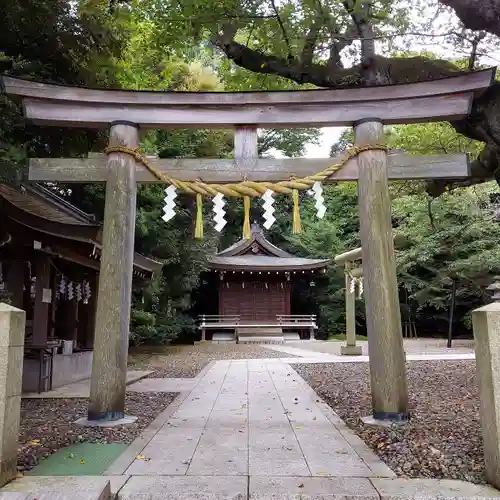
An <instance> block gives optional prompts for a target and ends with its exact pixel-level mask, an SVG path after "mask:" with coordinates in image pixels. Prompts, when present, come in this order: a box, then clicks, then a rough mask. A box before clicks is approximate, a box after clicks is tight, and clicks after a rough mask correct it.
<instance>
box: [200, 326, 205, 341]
mask: <svg viewBox="0 0 500 500" xmlns="http://www.w3.org/2000/svg"><path fill="white" fill-rule="evenodd" d="M205 340H206V332H205V328H202V329H201V341H202V342H205Z"/></svg>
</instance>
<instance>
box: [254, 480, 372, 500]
mask: <svg viewBox="0 0 500 500" xmlns="http://www.w3.org/2000/svg"><path fill="white" fill-rule="evenodd" d="M249 492H250V497H249V498H250V499H251V500H271V499H273V500H327V499H329V500H333V499H335V500H344V499H345V500H351V499H353V498H356V499H359V500H379V495H378V493H377V491H376V490H375V488H374V487H373V485H372V484H371V483H370V481H369V480H368V479H361V478H337V477H335V478H334V477H324V478H323V477H265V476H259V477H250V485H249Z"/></svg>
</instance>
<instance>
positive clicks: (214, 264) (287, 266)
mask: <svg viewBox="0 0 500 500" xmlns="http://www.w3.org/2000/svg"><path fill="white" fill-rule="evenodd" d="M329 262H330V261H329V260H328V259H304V258H301V257H270V256H268V255H239V256H235V257H219V256H217V255H216V256H215V257H212V258H211V259H210V260H209V266H210V267H211V268H212V269H220V270H234V271H236V270H238V271H245V270H248V271H250V270H255V271H294V270H310V269H319V268H322V267H325V266H326V265H327V264H328V263H329Z"/></svg>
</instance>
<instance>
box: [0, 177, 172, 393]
mask: <svg viewBox="0 0 500 500" xmlns="http://www.w3.org/2000/svg"><path fill="white" fill-rule="evenodd" d="M101 250H102V226H101V225H100V224H99V223H98V222H97V221H96V219H95V217H94V216H92V215H89V214H86V213H84V212H82V211H81V210H79V209H78V208H76V207H75V206H73V205H71V204H70V203H68V202H67V201H66V200H64V199H62V198H61V197H59V196H57V195H56V194H55V193H54V192H53V191H51V190H49V189H46V188H44V187H43V186H41V185H37V184H26V185H24V184H22V185H20V186H11V185H6V184H0V299H2V300H5V299H6V300H7V301H8V302H10V304H11V305H13V306H14V307H18V308H20V309H23V310H25V311H26V331H25V342H24V344H25V347H24V360H20V362H23V392H25V393H30V392H38V393H40V392H45V391H48V390H51V389H56V388H58V387H61V386H63V385H66V384H69V383H73V382H77V381H79V380H83V379H86V378H89V377H90V375H91V370H92V352H93V346H94V328H95V314H96V307H97V294H98V282H99V271H100V260H101ZM161 267H162V264H161V263H159V262H156V261H154V260H151V259H148V258H146V257H144V256H142V255H140V254H135V255H134V270H133V277H134V283H135V287H136V288H140V287H141V286H144V284H145V283H146V282H147V281H148V280H150V279H151V277H152V276H153V274H157V273H159V272H160V270H161ZM0 301H1V300H0Z"/></svg>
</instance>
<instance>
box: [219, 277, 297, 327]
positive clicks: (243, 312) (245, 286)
mask: <svg viewBox="0 0 500 500" xmlns="http://www.w3.org/2000/svg"><path fill="white" fill-rule="evenodd" d="M219 314H221V315H240V316H241V319H242V320H245V321H262V320H266V321H276V315H278V314H290V283H288V282H267V283H266V282H264V281H245V282H235V281H231V282H226V283H221V284H220V289H219Z"/></svg>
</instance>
